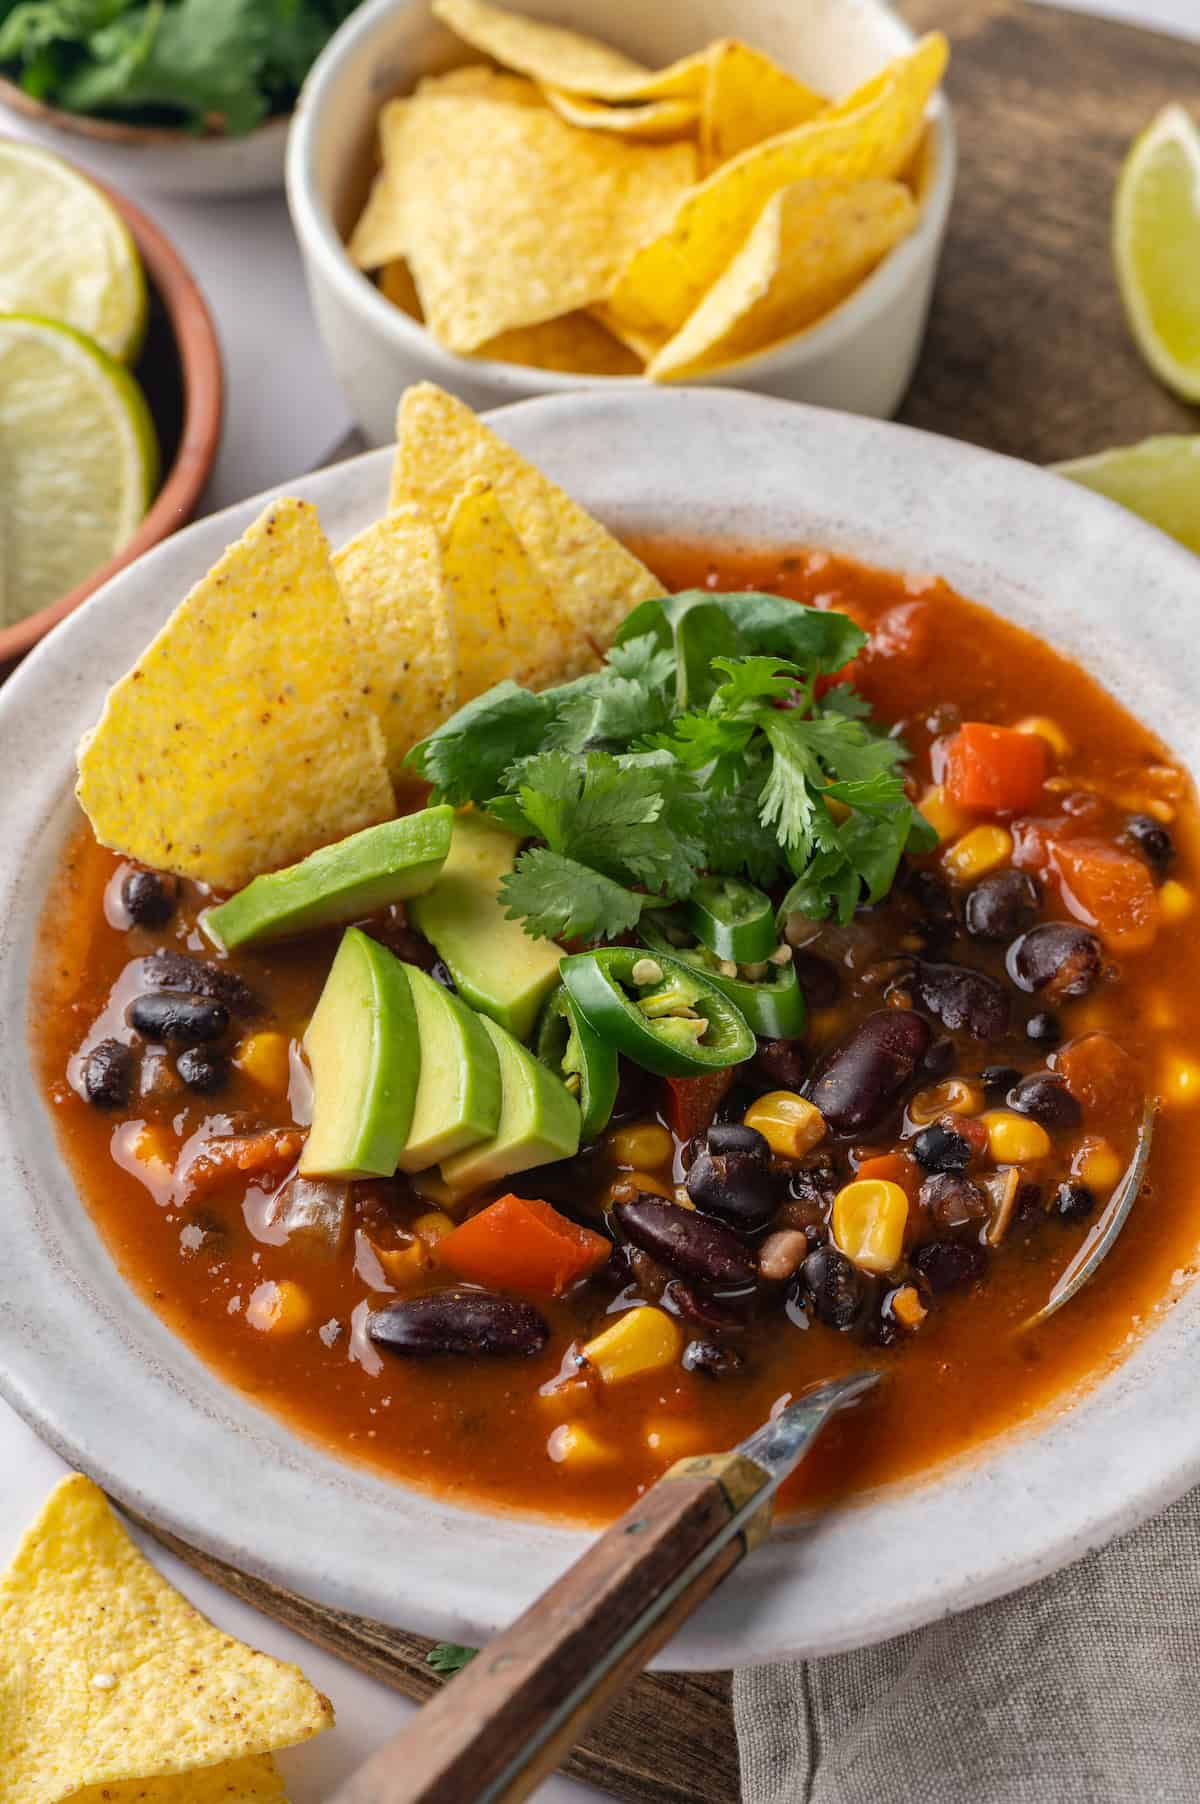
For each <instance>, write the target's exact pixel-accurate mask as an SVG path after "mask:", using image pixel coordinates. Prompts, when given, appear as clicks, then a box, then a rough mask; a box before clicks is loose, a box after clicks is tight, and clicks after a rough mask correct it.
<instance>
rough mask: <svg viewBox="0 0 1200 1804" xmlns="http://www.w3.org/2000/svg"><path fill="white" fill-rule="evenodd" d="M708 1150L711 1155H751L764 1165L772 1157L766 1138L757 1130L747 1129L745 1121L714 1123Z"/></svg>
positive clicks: (709, 1135) (709, 1132) (709, 1136)
mask: <svg viewBox="0 0 1200 1804" xmlns="http://www.w3.org/2000/svg"><path fill="white" fill-rule="evenodd" d="M708 1150H709V1152H710V1153H749V1154H750V1155H751V1157H752V1158H755V1159H758V1160H760V1161H761V1163H762V1164H763V1165H766V1164H767V1162H768V1161H769V1159H770V1157H771V1148H770V1146H769V1145H768V1143H767V1139H766V1136H765V1135H764V1134H760V1133H759V1131H758V1129H757V1128H752V1127H747V1126H746V1124H745V1122H744V1121H716V1122H714V1123H713V1125H712V1127H710V1128H709V1130H708Z"/></svg>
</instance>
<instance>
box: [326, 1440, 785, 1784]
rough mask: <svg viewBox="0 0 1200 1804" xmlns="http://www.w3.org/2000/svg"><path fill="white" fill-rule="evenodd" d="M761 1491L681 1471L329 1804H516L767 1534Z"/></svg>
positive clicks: (734, 1468) (723, 1469) (724, 1472)
mask: <svg viewBox="0 0 1200 1804" xmlns="http://www.w3.org/2000/svg"><path fill="white" fill-rule="evenodd" d="M767 1485H768V1480H767V1475H766V1473H765V1472H764V1471H763V1470H762V1468H761V1467H760V1466H758V1465H756V1464H755V1463H754V1462H753V1461H752V1460H748V1459H745V1458H744V1457H743V1456H742V1455H740V1454H720V1455H716V1456H714V1457H712V1458H705V1459H692V1460H682V1461H681V1462H680V1463H679V1464H678V1465H677V1466H673V1467H672V1468H671V1470H670V1471H669V1472H668V1473H667V1474H666V1475H665V1476H664V1477H663V1478H661V1479H659V1481H658V1483H657V1484H656V1485H654V1486H653V1487H652V1488H651V1489H650V1490H649V1491H648V1492H647V1493H646V1495H645V1496H644V1497H643V1498H641V1499H640V1501H639V1502H638V1503H637V1504H635V1506H634V1507H633V1508H632V1509H631V1510H628V1511H627V1512H626V1514H625V1515H624V1516H622V1517H621V1518H620V1520H619V1521H617V1522H615V1523H614V1524H613V1526H612V1527H611V1528H610V1529H608V1530H607V1532H606V1533H605V1534H603V1535H602V1536H601V1537H600V1539H599V1540H598V1541H596V1542H594V1543H593V1544H592V1546H591V1547H590V1548H589V1549H588V1551H587V1552H586V1553H585V1554H584V1556H583V1558H582V1559H580V1560H578V1561H577V1562H576V1563H575V1565H574V1566H572V1567H571V1568H570V1570H569V1571H567V1572H565V1573H564V1574H563V1576H562V1578H560V1579H559V1580H558V1581H557V1582H556V1583H555V1584H553V1585H552V1586H551V1587H550V1589H549V1590H548V1591H546V1592H544V1593H543V1595H542V1596H541V1597H539V1598H538V1600H537V1601H536V1603H534V1604H532V1605H531V1606H530V1608H529V1609H528V1610H526V1611H525V1614H524V1615H523V1616H520V1617H518V1619H517V1621H516V1622H514V1623H513V1625H512V1627H511V1628H509V1629H506V1630H505V1631H504V1633H503V1634H501V1635H498V1636H497V1637H496V1639H495V1640H494V1641H492V1642H489V1644H488V1646H487V1647H486V1648H484V1649H483V1650H482V1652H481V1653H479V1654H478V1655H477V1656H476V1657H475V1659H474V1660H472V1661H471V1663H470V1665H469V1666H466V1667H464V1669H463V1670H462V1671H461V1672H460V1673H459V1674H458V1675H457V1677H455V1678H454V1679H452V1680H451V1681H450V1683H449V1684H448V1685H446V1686H445V1688H444V1689H443V1690H442V1691H440V1692H439V1693H438V1695H437V1696H436V1697H435V1698H432V1699H431V1700H430V1702H429V1703H428V1704H426V1706H425V1707H424V1709H423V1710H422V1711H421V1713H420V1715H419V1716H418V1717H416V1718H415V1719H414V1721H413V1722H412V1723H411V1724H410V1725H409V1726H408V1727H407V1728H406V1729H404V1730H403V1731H402V1733H401V1734H400V1735H398V1736H397V1737H396V1738H395V1740H394V1741H391V1742H389V1743H388V1745H387V1746H386V1747H384V1748H381V1749H380V1750H379V1752H378V1753H376V1754H374V1755H373V1756H372V1758H371V1759H370V1760H368V1761H367V1763H366V1765H365V1766H363V1767H361V1768H360V1769H359V1771H358V1772H357V1773H356V1774H355V1775H354V1777H353V1778H352V1779H351V1780H350V1781H349V1783H348V1784H347V1785H345V1786H343V1788H342V1789H341V1790H340V1791H339V1792H338V1794H337V1797H336V1800H335V1804H519V1800H521V1799H522V1798H527V1797H528V1796H529V1794H530V1792H531V1791H532V1790H533V1788H534V1787H535V1786H536V1785H537V1784H538V1783H539V1782H540V1781H541V1780H542V1779H544V1778H545V1776H546V1775H547V1773H549V1772H551V1771H553V1769H554V1768H555V1767H556V1766H558V1765H559V1764H560V1762H561V1761H562V1760H563V1759H564V1758H565V1757H566V1755H567V1753H568V1752H569V1750H570V1749H571V1748H572V1747H573V1746H574V1744H575V1743H576V1742H577V1741H578V1739H579V1737H580V1736H581V1735H582V1734H583V1732H584V1730H585V1728H586V1727H587V1725H588V1723H589V1722H590V1721H591V1720H592V1718H593V1717H594V1716H596V1715H597V1714H599V1712H600V1711H602V1710H603V1709H604V1707H605V1705H606V1704H608V1703H609V1702H610V1701H611V1700H612V1698H613V1697H615V1696H616V1694H617V1693H618V1692H619V1691H621V1690H622V1689H623V1688H624V1687H625V1686H626V1685H628V1684H629V1683H630V1682H631V1680H632V1679H634V1678H635V1677H636V1675H637V1674H638V1673H639V1672H640V1671H641V1669H642V1667H643V1666H644V1665H645V1664H646V1662H647V1660H649V1658H650V1656H651V1655H652V1654H654V1653H655V1652H656V1651H657V1650H658V1649H659V1648H660V1647H661V1646H662V1645H663V1643H664V1642H666V1641H667V1640H668V1639H669V1638H670V1636H671V1635H672V1634H673V1633H674V1632H675V1630H676V1629H677V1628H678V1626H679V1624H680V1623H681V1622H683V1621H684V1620H685V1619H686V1618H687V1617H688V1616H690V1615H691V1613H692V1611H693V1610H694V1609H695V1608H696V1607H697V1605H698V1604H700V1603H702V1602H703V1600H704V1599H705V1598H706V1597H707V1596H708V1594H709V1593H710V1592H711V1591H713V1590H714V1589H715V1588H716V1586H717V1585H719V1584H720V1582H721V1580H722V1579H723V1578H724V1577H725V1575H726V1574H727V1573H728V1572H729V1571H730V1570H731V1569H732V1568H733V1567H734V1566H736V1565H737V1563H738V1561H739V1560H740V1559H741V1558H742V1556H743V1554H744V1553H746V1552H747V1550H748V1549H749V1548H750V1547H751V1546H753V1545H756V1544H757V1542H758V1541H759V1540H761V1539H762V1537H763V1536H764V1535H765V1534H766V1532H767V1528H768V1526H769V1522H770V1514H771V1502H770V1498H769V1496H768V1497H764V1498H763V1499H762V1501H761V1503H759V1504H758V1506H757V1507H756V1505H755V1499H757V1498H759V1496H760V1493H762V1492H763V1491H764V1490H765V1489H766V1487H767ZM739 1519H740V1521H739ZM735 1524H736V1526H735Z"/></svg>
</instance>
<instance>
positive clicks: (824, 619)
mask: <svg viewBox="0 0 1200 1804" xmlns="http://www.w3.org/2000/svg"><path fill="white" fill-rule="evenodd" d="M695 610H707V612H704V611H700V612H694V611H695ZM715 615H721V616H723V617H724V620H725V621H726V623H727V626H728V629H730V631H729V632H727V631H724V630H723V629H720V628H718V627H717V626H715V625H714V623H713V617H714V616H715ZM701 629H703V631H704V633H705V634H706V635H708V636H711V637H712V639H714V640H716V639H720V638H724V639H725V641H726V642H725V643H719V644H718V643H714V644H713V646H712V649H711V650H710V652H709V656H710V657H716V656H739V655H740V656H750V655H753V654H756V653H757V654H761V655H763V656H776V657H780V658H787V659H789V660H791V661H792V662H793V663H796V664H801V665H804V666H805V667H806V668H807V669H809V670H811V671H812V672H813V673H814V674H816V673H820V672H825V673H828V672H830V671H834V670H840V669H841V668H842V666H843V665H844V664H848V663H849V662H850V660H851V659H852V658H853V657H854V656H855V655H856V654H857V653H858V652H859V651H861V650H862V647H863V646H864V645H865V644H866V641H867V635H866V634H865V633H864V632H863V630H862V628H861V627H859V626H856V625H855V623H854V621H853V620H851V619H850V617H849V615H847V614H839V613H838V612H837V611H836V610H835V609H832V608H828V609H827V608H811V607H805V606H803V605H802V604H800V603H798V602H794V601H788V600H787V599H786V598H785V597H784V596H782V595H763V594H761V593H758V592H755V591H745V592H739V593H735V594H732V595H718V594H714V593H711V592H710V591H709V590H707V589H687V590H684V591H683V593H681V594H679V595H664V596H661V597H657V598H655V599H653V600H651V601H644V602H642V603H641V604H640V605H639V606H638V607H636V608H635V609H634V610H633V612H632V613H631V614H630V615H628V617H627V618H626V620H625V622H624V624H623V625H622V627H621V630H620V632H619V633H618V634H617V644H618V645H622V644H624V643H625V642H626V641H627V640H629V639H631V638H634V637H636V636H638V635H639V634H642V633H652V634H654V636H655V637H656V638H657V640H658V643H659V644H660V645H661V646H662V647H663V648H664V649H665V648H666V647H668V646H670V645H672V644H674V646H675V649H676V654H677V656H678V655H679V652H680V639H681V637H682V636H683V635H684V634H698V633H699V631H700V630H701ZM730 632H731V634H732V637H730ZM697 699H700V698H698V697H696V696H691V697H689V698H688V699H687V700H686V701H681V706H692V707H694V706H695V705H696V701H697Z"/></svg>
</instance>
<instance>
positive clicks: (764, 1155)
mask: <svg viewBox="0 0 1200 1804" xmlns="http://www.w3.org/2000/svg"><path fill="white" fill-rule="evenodd" d="M770 1160H771V1149H770V1147H769V1146H768V1145H767V1142H766V1141H765V1140H764V1139H763V1137H762V1135H761V1134H760V1133H758V1132H757V1131H756V1129H754V1128H748V1127H744V1126H743V1125H742V1123H741V1122H740V1121H738V1122H733V1121H730V1122H715V1123H714V1124H713V1126H712V1127H710V1128H709V1130H708V1140H707V1144H706V1146H705V1148H704V1150H703V1151H702V1152H699V1153H697V1154H696V1157H695V1158H694V1159H693V1160H692V1162H691V1164H690V1165H689V1167H688V1174H687V1193H688V1195H689V1197H690V1198H691V1199H692V1201H693V1203H695V1205H696V1208H697V1209H698V1210H700V1212H701V1213H702V1214H703V1215H715V1216H719V1217H720V1219H721V1220H722V1221H728V1222H732V1223H733V1225H734V1226H735V1227H738V1228H743V1229H746V1230H750V1231H752V1230H753V1229H755V1228H761V1227H763V1226H764V1225H765V1223H766V1222H767V1221H768V1220H769V1219H770V1217H771V1213H772V1211H773V1209H774V1207H775V1182H774V1179H773V1177H772V1173H771V1163H770Z"/></svg>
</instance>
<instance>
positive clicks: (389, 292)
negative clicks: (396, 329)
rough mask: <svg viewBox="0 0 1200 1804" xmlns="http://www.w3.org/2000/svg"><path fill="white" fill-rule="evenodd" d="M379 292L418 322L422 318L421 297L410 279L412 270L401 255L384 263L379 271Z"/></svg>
mask: <svg viewBox="0 0 1200 1804" xmlns="http://www.w3.org/2000/svg"><path fill="white" fill-rule="evenodd" d="M379 292H380V294H382V295H383V296H384V297H385V299H387V300H389V301H390V302H391V303H392V306H393V307H399V308H401V309H402V310H403V312H405V313H408V314H411V316H412V318H413V319H415V320H417V321H418V322H420V321H421V320H423V319H424V317H425V315H424V314H423V313H422V312H421V297H420V295H419V294H418V293H417V285H416V283H415V282H414V281H413V279H412V270H411V269H410V268H409V267H408V264H407V263H406V262H405V261H404V258H403V257H396V258H395V259H394V260H393V261H392V262H391V263H385V264H384V266H383V268H382V269H381V270H380V272H379Z"/></svg>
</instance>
